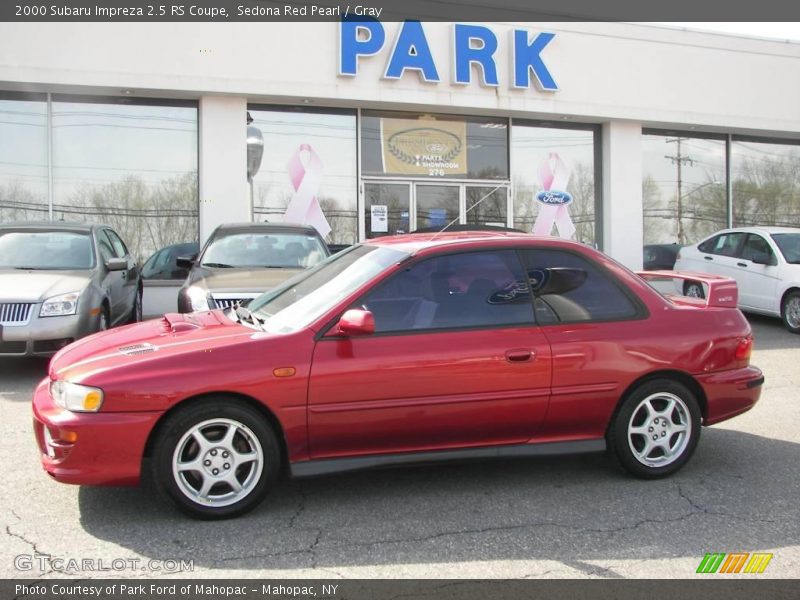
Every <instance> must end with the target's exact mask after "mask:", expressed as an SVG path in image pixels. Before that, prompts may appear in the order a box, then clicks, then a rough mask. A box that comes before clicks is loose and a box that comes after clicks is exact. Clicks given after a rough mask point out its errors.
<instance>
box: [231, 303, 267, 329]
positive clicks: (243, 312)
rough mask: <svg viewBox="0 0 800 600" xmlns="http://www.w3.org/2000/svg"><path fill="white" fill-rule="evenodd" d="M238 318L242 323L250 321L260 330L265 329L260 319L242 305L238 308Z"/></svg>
mask: <svg viewBox="0 0 800 600" xmlns="http://www.w3.org/2000/svg"><path fill="white" fill-rule="evenodd" d="M236 316H237V317H239V318H240V319H241V320H242V321H244V320H247V321H250V322H251V323H252V324H253V325H255V326H256V327H258V328H259V329H262V330H263V329H264V328H263V327H262V326H261V321H260V320H259V318H258V317H256V316H255V315H254V314H253V313H252V312H251V311H250V310H248V309H247V308H245V307H244V306H242V305H241V304H239V305H237V306H236Z"/></svg>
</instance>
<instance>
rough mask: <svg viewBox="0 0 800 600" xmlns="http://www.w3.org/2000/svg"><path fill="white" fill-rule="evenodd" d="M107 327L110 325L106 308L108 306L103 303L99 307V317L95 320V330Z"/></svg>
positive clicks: (109, 316) (103, 329) (109, 315)
mask: <svg viewBox="0 0 800 600" xmlns="http://www.w3.org/2000/svg"><path fill="white" fill-rule="evenodd" d="M109 327H111V314H110V312H109V310H108V306H106V305H105V304H103V307H102V308H101V309H100V319H99V320H98V321H97V331H98V332H100V331H106V330H107V329H108V328H109Z"/></svg>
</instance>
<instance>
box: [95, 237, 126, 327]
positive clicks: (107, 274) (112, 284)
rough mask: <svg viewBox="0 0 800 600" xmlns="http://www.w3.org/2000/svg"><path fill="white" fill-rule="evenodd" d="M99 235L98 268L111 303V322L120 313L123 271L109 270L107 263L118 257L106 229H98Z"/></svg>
mask: <svg viewBox="0 0 800 600" xmlns="http://www.w3.org/2000/svg"><path fill="white" fill-rule="evenodd" d="M96 236H97V251H98V255H99V256H100V264H99V265H98V269H100V271H101V278H102V283H101V287H102V288H103V290H104V292H105V294H106V297H107V298H108V304H109V310H110V314H109V324H111V323H113V322H114V321H115V320H116V319H117V315H119V314H120V306H119V299H120V298H121V297H122V286H123V284H124V280H123V279H122V271H109V270H108V268H107V267H106V263H107V262H108V261H109V260H111V259H112V258H116V253H115V252H114V247H113V246H112V245H111V240H110V239H109V238H108V236H107V235H106V233H105V230H104V229H98V230H97V231H96Z"/></svg>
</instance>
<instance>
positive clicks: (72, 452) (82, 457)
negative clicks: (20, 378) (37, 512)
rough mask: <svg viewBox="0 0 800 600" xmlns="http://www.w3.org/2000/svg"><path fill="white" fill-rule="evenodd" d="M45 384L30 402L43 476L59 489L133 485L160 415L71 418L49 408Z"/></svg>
mask: <svg viewBox="0 0 800 600" xmlns="http://www.w3.org/2000/svg"><path fill="white" fill-rule="evenodd" d="M49 383H50V380H49V379H44V380H43V381H42V382H41V383H40V384H39V386H38V387H37V388H36V391H35V392H34V397H33V428H34V433H35V435H36V442H37V443H38V445H39V451H40V458H41V462H42V467H43V468H44V469H45V471H47V473H48V474H49V475H50V476H52V477H53V478H54V479H56V480H57V481H60V482H62V483H74V484H80V485H136V484H137V483H138V482H139V479H140V477H141V465H142V457H143V454H144V447H145V444H146V443H147V438H148V436H149V435H150V432H151V431H152V429H153V426H154V425H155V423H156V421H157V420H158V418H159V416H160V415H161V413H151V412H136V413H103V412H99V413H73V412H70V411H68V410H64V409H63V408H61V407H59V406H56V405H55V404H54V403H53V400H52V398H51V397H50V391H49ZM75 437H76V438H77V439H75V440H74V441H65V438H67V439H69V438H75Z"/></svg>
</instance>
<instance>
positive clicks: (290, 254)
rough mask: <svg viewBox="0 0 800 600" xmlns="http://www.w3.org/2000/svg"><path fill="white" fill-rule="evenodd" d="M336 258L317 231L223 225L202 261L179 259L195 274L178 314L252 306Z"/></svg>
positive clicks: (277, 225) (185, 286)
mask: <svg viewBox="0 0 800 600" xmlns="http://www.w3.org/2000/svg"><path fill="white" fill-rule="evenodd" d="M328 256H330V251H329V250H328V246H326V245H325V242H324V241H323V239H322V237H321V236H320V235H319V233H318V232H317V230H316V229H314V228H313V227H311V226H307V225H291V224H286V223H234V224H227V225H220V226H219V227H217V228H216V229H215V230H214V232H213V233H212V234H211V235H210V236H209V238H208V241H207V242H206V244H205V246H203V249H202V250H201V251H200V254H199V256H197V255H194V256H185V257H179V258H178V259H177V265H178V266H179V267H185V268H188V269H190V271H189V275H188V276H187V278H186V281H185V282H184V284H183V286H182V287H181V289H180V291H179V293H178V311H179V312H192V311H195V310H207V309H209V308H227V307H230V306H234V305H238V304H246V303H248V302H250V301H251V300H252V299H253V298H255V297H257V296H260V295H261V294H263V293H264V292H266V291H268V290H271V289H274V288H275V287H276V286H278V285H279V284H281V283H282V282H284V281H286V280H287V279H290V278H291V277H292V276H293V275H295V274H296V273H298V272H300V271H302V270H304V269H308V268H310V267H313V266H314V265H316V264H317V263H319V262H320V261H322V260H323V259H325V258H326V257H328Z"/></svg>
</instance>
